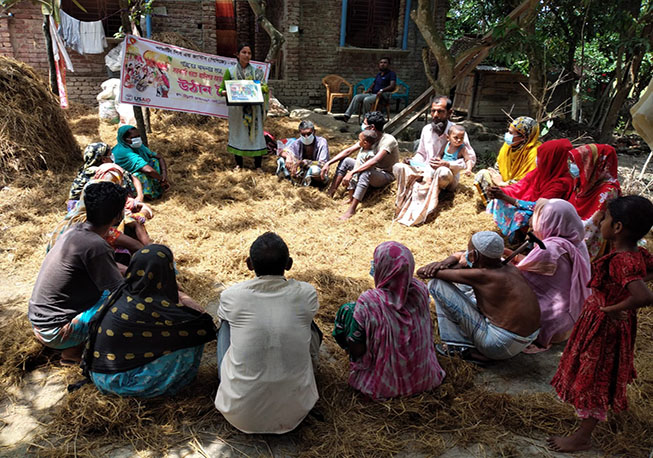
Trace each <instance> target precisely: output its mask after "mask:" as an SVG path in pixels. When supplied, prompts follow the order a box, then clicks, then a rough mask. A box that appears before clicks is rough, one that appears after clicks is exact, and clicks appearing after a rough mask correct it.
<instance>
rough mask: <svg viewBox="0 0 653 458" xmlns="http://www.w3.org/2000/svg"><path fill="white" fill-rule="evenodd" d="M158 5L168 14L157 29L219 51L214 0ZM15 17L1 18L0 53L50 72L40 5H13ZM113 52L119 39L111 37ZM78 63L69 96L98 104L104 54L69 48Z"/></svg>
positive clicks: (166, 0)
mask: <svg viewBox="0 0 653 458" xmlns="http://www.w3.org/2000/svg"><path fill="white" fill-rule="evenodd" d="M156 6H165V7H166V8H167V12H168V15H167V16H157V17H154V18H153V30H155V31H159V32H178V33H180V34H182V35H184V36H185V37H187V38H190V39H192V40H193V41H195V42H196V43H197V44H198V45H199V46H200V47H201V49H202V50H203V51H204V52H207V53H211V54H213V53H215V49H216V36H215V2H212V1H210V0H157V2H156ZM11 12H12V13H13V15H14V17H12V18H2V19H0V55H3V56H7V57H13V58H14V59H17V60H20V61H23V62H25V63H27V64H29V65H30V66H32V67H33V68H34V70H36V71H37V73H40V74H41V75H42V76H44V77H46V79H47V75H48V70H49V69H48V60H47V53H46V50H45V38H44V36H43V29H42V24H43V16H42V15H41V9H40V7H38V6H36V5H33V4H32V3H30V2H22V3H20V4H19V5H17V6H16V7H14V8H12V10H11ZM108 41H109V47H108V48H106V52H109V51H110V50H111V49H112V48H113V47H115V46H117V45H118V44H119V40H114V39H112V38H109V39H108ZM68 54H69V55H70V59H71V60H72V63H73V66H74V67H75V71H74V72H67V73H66V83H67V84H66V86H67V89H68V98H69V100H71V101H73V102H77V103H83V104H86V105H93V106H94V105H97V101H96V99H95V96H96V95H97V94H98V93H99V92H100V91H101V88H100V83H102V82H103V81H105V80H106V79H108V76H107V71H106V68H105V66H104V55H105V54H106V53H105V54H86V55H80V54H78V53H77V52H76V51H73V50H70V49H69V50H68Z"/></svg>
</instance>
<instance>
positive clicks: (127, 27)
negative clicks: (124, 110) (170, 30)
mask: <svg viewBox="0 0 653 458" xmlns="http://www.w3.org/2000/svg"><path fill="white" fill-rule="evenodd" d="M120 10H121V11H120V21H121V24H122V29H123V31H124V32H125V35H126V34H128V33H130V32H131V29H132V24H131V19H130V18H129V12H130V8H129V0H120ZM132 106H133V108H134V118H135V119H136V127H137V128H138V131H139V132H140V134H141V139H142V140H143V144H144V145H145V146H147V145H148V142H147V129H146V128H145V120H144V119H143V110H142V109H141V107H139V106H136V105H132Z"/></svg>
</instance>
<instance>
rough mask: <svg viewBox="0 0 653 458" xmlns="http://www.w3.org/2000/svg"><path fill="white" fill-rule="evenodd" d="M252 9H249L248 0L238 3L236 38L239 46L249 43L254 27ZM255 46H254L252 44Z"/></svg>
mask: <svg viewBox="0 0 653 458" xmlns="http://www.w3.org/2000/svg"><path fill="white" fill-rule="evenodd" d="M252 17H253V14H252V9H251V8H250V7H249V4H248V3H247V0H237V1H236V36H237V37H238V44H240V43H249V41H250V29H251V27H252ZM252 46H253V44H252Z"/></svg>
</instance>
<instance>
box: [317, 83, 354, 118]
mask: <svg viewBox="0 0 653 458" xmlns="http://www.w3.org/2000/svg"><path fill="white" fill-rule="evenodd" d="M322 84H323V85H324V87H326V103H327V112H328V113H331V106H332V105H333V100H334V99H338V98H339V99H347V103H349V102H351V95H352V85H351V83H350V82H349V81H347V80H346V79H344V78H343V77H342V76H339V75H327V76H325V77H324V78H322ZM343 85H344V86H346V87H347V92H342V87H343Z"/></svg>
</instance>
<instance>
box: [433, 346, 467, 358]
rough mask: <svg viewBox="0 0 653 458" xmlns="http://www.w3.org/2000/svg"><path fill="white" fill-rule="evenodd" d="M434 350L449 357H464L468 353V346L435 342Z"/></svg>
mask: <svg viewBox="0 0 653 458" xmlns="http://www.w3.org/2000/svg"><path fill="white" fill-rule="evenodd" d="M435 351H437V352H438V354H440V355H442V356H447V357H449V358H456V357H458V358H461V359H465V356H466V354H467V353H469V348H468V347H463V346H460V345H450V344H445V343H442V344H435Z"/></svg>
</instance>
